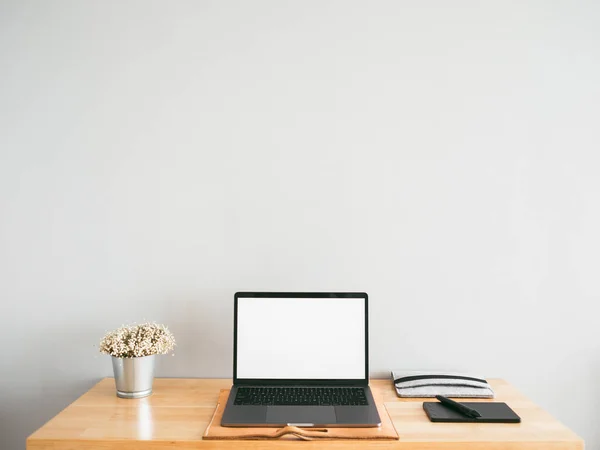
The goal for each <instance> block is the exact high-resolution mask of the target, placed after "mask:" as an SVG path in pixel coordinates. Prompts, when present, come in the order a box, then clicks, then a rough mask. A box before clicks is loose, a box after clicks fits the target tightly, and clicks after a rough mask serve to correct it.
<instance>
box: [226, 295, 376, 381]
mask: <svg viewBox="0 0 600 450" xmlns="http://www.w3.org/2000/svg"><path fill="white" fill-rule="evenodd" d="M365 302H366V300H365V298H305V297H303V298H263V297H238V307H237V378H239V379H285V380H291V379H294V380H296V379H297V380H302V379H307V380H345V379H346V380H361V379H365V378H366V336H365V335H366V329H365V327H366V321H365V314H366V305H365Z"/></svg>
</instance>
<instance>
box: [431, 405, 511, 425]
mask: <svg viewBox="0 0 600 450" xmlns="http://www.w3.org/2000/svg"><path fill="white" fill-rule="evenodd" d="M461 403H462V404H463V405H465V406H468V407H469V408H473V409H475V410H477V412H479V414H481V417H477V418H474V417H467V416H464V415H463V414H461V413H459V412H458V411H455V410H453V409H451V408H448V407H447V406H446V405H443V404H442V403H440V402H423V409H424V410H425V412H426V413H427V417H429V420H430V421H432V422H480V423H519V422H521V418H520V417H519V416H518V415H517V414H516V413H515V412H514V411H513V410H512V409H511V408H510V407H509V406H508V405H507V404H506V403H502V402H461Z"/></svg>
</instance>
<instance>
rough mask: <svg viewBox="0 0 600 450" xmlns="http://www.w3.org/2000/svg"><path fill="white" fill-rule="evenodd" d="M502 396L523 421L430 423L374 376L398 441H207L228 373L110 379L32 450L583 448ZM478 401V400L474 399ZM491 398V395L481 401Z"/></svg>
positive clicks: (48, 427)
mask: <svg viewBox="0 0 600 450" xmlns="http://www.w3.org/2000/svg"><path fill="white" fill-rule="evenodd" d="M489 382H490V384H491V385H492V387H493V389H494V391H495V392H496V399H495V400H496V401H501V402H502V401H503V402H506V403H507V404H508V405H509V406H510V407H511V408H513V409H514V410H515V412H516V413H517V414H519V416H521V420H522V422H521V423H520V424H493V423H491V424H490V423H487V424H486V423H480V424H478V423H432V422H429V419H428V418H427V416H426V415H425V412H424V411H423V408H422V402H423V399H417V400H413V399H400V398H398V397H397V396H396V393H395V391H394V389H393V387H392V384H391V381H390V380H371V389H372V390H373V395H374V396H375V399H376V401H378V402H384V403H385V404H386V408H387V409H388V411H389V413H390V416H391V418H392V420H393V422H394V425H395V426H396V430H397V431H398V434H399V435H400V440H399V441H386V442H377V441H360V442H358V441H328V442H326V443H325V442H319V441H310V442H304V441H287V442H283V441H278V442H273V441H203V440H202V434H203V433H204V430H205V429H206V426H207V425H208V422H209V420H210V418H211V416H212V414H213V412H214V409H215V406H216V402H217V398H218V395H219V390H220V389H226V388H229V387H230V386H231V380H228V379H178V378H157V379H156V380H155V381H154V393H153V394H152V395H151V396H150V397H146V398H143V399H139V400H127V399H120V398H117V396H116V394H115V384H114V380H113V379H112V378H105V379H103V380H102V381H100V382H99V383H98V384H97V385H96V386H94V387H93V388H92V389H90V390H89V391H88V392H87V393H85V394H84V395H82V396H81V397H80V398H79V399H77V400H76V401H75V402H73V403H72V404H71V405H69V406H68V407H67V408H66V409H65V410H63V411H62V412H61V413H59V414H58V415H57V416H56V417H54V418H53V419H51V420H50V421H49V422H48V423H47V424H45V425H44V426H43V427H42V428H40V429H39V430H37V431H36V432H35V433H33V434H32V435H31V436H30V437H29V438H28V439H27V449H28V450H34V449H36V450H39V449H45V450H48V449H52V450H88V449H95V450H96V449H97V450H113V449H129V450H138V449H152V450H158V449H161V450H162V449H167V448H168V449H171V450H172V449H198V448H206V449H214V448H230V449H233V448H240V447H241V448H253V449H265V450H267V449H272V448H274V447H277V448H296V449H298V448H300V447H302V448H307V449H308V448H310V449H316V448H323V447H329V448H335V449H341V448H366V447H370V448H386V449H392V448H397V449H405V450H406V449H419V450H433V449H444V450H475V449H493V450H501V449H502V450H516V449H527V450H582V449H583V447H584V444H583V440H582V439H581V438H580V437H578V436H577V435H576V434H575V433H573V432H572V431H571V430H569V429H568V428H567V427H565V426H564V425H563V424H561V423H560V422H558V421H557V420H556V419H554V418H553V417H552V416H550V415H549V414H548V413H546V412H545V411H544V410H542V409H541V408H539V407H538V406H536V405H535V404H534V403H532V402H531V401H530V400H528V399H527V398H525V397H524V396H523V395H521V394H520V393H519V392H518V391H517V390H516V389H515V388H513V387H512V386H511V385H510V384H508V383H507V382H505V381H502V380H489ZM469 401H477V400H471V399H470V400H469ZM482 401H488V400H482Z"/></svg>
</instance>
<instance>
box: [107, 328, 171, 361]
mask: <svg viewBox="0 0 600 450" xmlns="http://www.w3.org/2000/svg"><path fill="white" fill-rule="evenodd" d="M173 347H175V338H174V337H173V334H171V332H170V331H169V329H168V328H167V327H166V326H164V325H159V324H157V323H153V322H146V323H142V324H140V325H124V326H122V327H121V328H117V329H116V330H113V331H110V332H108V333H107V334H106V335H105V336H104V337H103V338H102V340H101V341H100V352H101V353H105V354H107V355H111V356H115V357H117V358H135V357H141V356H150V355H164V354H167V353H169V352H170V351H172V350H173Z"/></svg>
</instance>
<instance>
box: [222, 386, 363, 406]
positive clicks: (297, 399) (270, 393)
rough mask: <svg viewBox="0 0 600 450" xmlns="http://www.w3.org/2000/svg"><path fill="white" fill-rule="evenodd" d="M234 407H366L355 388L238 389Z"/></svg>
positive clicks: (361, 389)
mask: <svg viewBox="0 0 600 450" xmlns="http://www.w3.org/2000/svg"><path fill="white" fill-rule="evenodd" d="M234 404H235V405H319V406H325V405H368V402H367V397H366V395H365V390H364V389H363V388H357V387H240V388H238V391H237V395H236V396H235V400H234Z"/></svg>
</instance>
